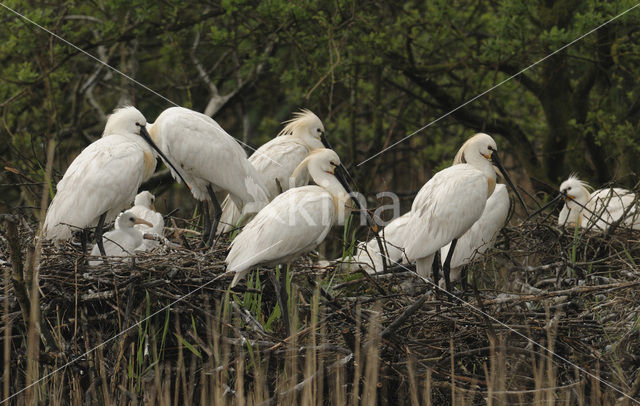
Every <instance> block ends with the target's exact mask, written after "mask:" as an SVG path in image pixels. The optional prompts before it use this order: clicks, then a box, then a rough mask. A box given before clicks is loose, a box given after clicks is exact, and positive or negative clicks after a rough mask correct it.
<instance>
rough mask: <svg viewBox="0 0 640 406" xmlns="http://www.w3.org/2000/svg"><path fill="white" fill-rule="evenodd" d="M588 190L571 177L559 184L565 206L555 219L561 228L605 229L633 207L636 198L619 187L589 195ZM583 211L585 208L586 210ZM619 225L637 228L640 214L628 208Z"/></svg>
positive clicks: (587, 187)
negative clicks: (576, 226)
mask: <svg viewBox="0 0 640 406" xmlns="http://www.w3.org/2000/svg"><path fill="white" fill-rule="evenodd" d="M589 189H591V187H590V186H589V185H588V184H587V183H585V182H583V181H581V180H580V179H578V177H577V176H576V175H571V176H569V178H568V179H567V180H565V181H564V182H562V184H561V185H560V192H562V193H563V194H564V195H565V204H564V206H563V207H562V210H561V211H560V215H559V216H558V224H559V225H561V226H575V225H576V224H578V226H580V227H584V228H592V227H594V228H595V229H597V230H607V229H608V228H609V225H610V224H612V223H613V222H616V221H618V220H619V219H620V218H621V217H622V216H623V215H624V214H625V211H627V209H628V208H629V206H631V205H635V200H636V195H635V193H633V192H632V191H630V190H627V189H622V188H604V189H598V190H596V191H594V192H593V193H589ZM585 208H586V209H585ZM622 224H623V225H625V226H627V227H631V228H633V229H636V230H638V229H640V213H638V211H637V208H636V207H635V206H634V207H631V208H630V209H628V211H627V214H626V217H625V218H624V220H623V221H622Z"/></svg>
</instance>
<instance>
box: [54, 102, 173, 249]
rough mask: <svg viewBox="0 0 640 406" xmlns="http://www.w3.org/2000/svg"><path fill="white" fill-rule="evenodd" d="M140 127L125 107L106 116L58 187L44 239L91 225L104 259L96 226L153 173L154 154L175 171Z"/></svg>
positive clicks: (126, 201) (121, 206) (134, 114)
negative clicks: (100, 130) (96, 135)
mask: <svg viewBox="0 0 640 406" xmlns="http://www.w3.org/2000/svg"><path fill="white" fill-rule="evenodd" d="M146 123H147V120H146V119H145V118H144V116H143V115H142V113H140V111H138V110H137V109H136V108H135V107H131V106H129V107H124V108H121V109H117V110H115V111H114V112H113V114H112V115H110V116H109V118H108V120H107V124H106V126H105V129H104V132H103V134H102V138H100V139H99V140H97V141H95V142H93V143H91V144H90V145H89V146H88V147H86V148H85V149H84V150H83V151H82V152H81V153H80V155H78V156H77V157H76V158H75V159H74V160H73V162H71V165H69V168H67V171H66V172H65V174H64V176H63V177H62V179H61V180H60V182H58V185H57V187H56V189H57V193H56V195H55V197H54V198H53V200H52V201H51V204H50V205H49V208H48V209H47V215H46V218H45V221H44V226H43V232H42V235H43V236H44V238H45V239H49V240H66V239H69V238H70V237H71V233H72V230H73V229H74V228H75V229H82V228H85V227H93V226H95V227H96V243H97V244H98V248H99V250H100V252H101V253H102V254H103V255H104V254H105V252H104V247H103V246H102V227H103V225H104V223H105V221H111V220H112V219H114V218H115V217H116V215H117V214H118V213H120V211H122V210H123V209H124V208H126V207H127V206H128V205H129V204H130V203H131V201H132V200H133V198H134V197H135V195H136V193H137V192H138V188H139V187H140V184H141V183H142V182H143V181H144V180H146V179H148V178H149V177H150V176H151V175H152V174H153V172H154V170H155V168H156V153H155V152H154V150H155V151H157V153H158V154H159V155H160V156H161V157H162V158H163V159H164V160H165V162H166V163H167V164H168V165H169V166H170V167H171V168H173V169H174V170H175V168H174V167H173V164H172V163H171V161H170V160H168V159H167V158H166V156H164V154H163V153H162V152H161V151H160V150H159V149H158V147H157V146H156V144H155V143H154V142H153V141H152V140H151V138H150V137H149V134H148V133H147V130H146V129H145V125H146ZM83 243H84V239H83Z"/></svg>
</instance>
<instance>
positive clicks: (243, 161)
mask: <svg viewBox="0 0 640 406" xmlns="http://www.w3.org/2000/svg"><path fill="white" fill-rule="evenodd" d="M147 127H148V130H149V134H150V135H151V138H152V139H153V140H154V141H155V142H156V143H157V144H158V146H159V148H160V150H162V151H163V152H164V153H165V154H166V155H167V157H168V158H169V159H170V160H172V161H174V162H176V163H177V164H178V166H179V167H180V169H179V172H178V170H175V171H172V174H173V177H174V178H175V177H176V175H177V174H181V175H182V176H184V178H185V179H186V181H187V182H188V184H189V188H190V189H191V193H192V194H193V197H194V198H196V199H197V200H199V201H202V202H206V201H207V200H208V201H210V202H211V204H212V206H213V221H212V224H211V228H209V227H208V226H209V224H206V225H205V227H206V228H205V233H204V235H203V238H205V239H206V238H207V235H208V241H207V242H208V243H209V244H210V243H211V242H212V241H213V237H214V235H215V230H217V228H218V222H219V220H220V216H221V215H222V208H221V207H220V204H219V203H218V200H217V198H216V195H215V191H218V190H223V191H226V192H228V193H229V197H230V199H231V200H232V201H233V202H234V204H236V205H237V206H238V207H240V208H241V209H242V212H243V213H247V214H253V213H256V212H258V211H259V210H260V209H261V208H262V207H264V206H265V205H266V204H267V203H268V202H269V198H268V193H267V190H266V188H265V186H264V182H263V178H262V176H261V175H260V174H259V173H258V171H256V169H255V168H254V167H253V166H252V165H251V163H250V162H249V161H248V160H247V154H246V152H245V151H244V149H243V148H242V146H240V144H239V143H238V142H237V141H236V140H235V139H234V138H233V137H232V136H230V135H229V134H227V132H226V131H225V130H223V129H222V127H220V125H219V124H218V123H216V122H215V121H214V120H213V119H212V118H211V117H209V116H206V115H204V114H201V113H198V112H196V111H193V110H189V109H186V108H183V107H171V108H168V109H166V110H164V111H163V112H162V113H160V115H159V116H158V118H157V119H156V121H155V122H154V123H153V124H148V125H147ZM205 214H206V216H208V211H205ZM205 219H206V217H205Z"/></svg>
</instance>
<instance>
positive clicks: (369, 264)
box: [351, 212, 411, 274]
mask: <svg viewBox="0 0 640 406" xmlns="http://www.w3.org/2000/svg"><path fill="white" fill-rule="evenodd" d="M410 214H411V212H408V213H405V214H404V215H402V216H400V217H396V218H395V219H393V220H392V221H391V222H390V223H389V224H387V225H386V227H385V228H384V229H383V230H381V231H380V232H379V233H378V235H379V236H380V238H382V240H383V244H384V250H385V252H384V253H383V254H382V255H380V248H379V245H378V240H377V239H375V238H372V239H371V240H369V241H368V242H366V243H364V242H360V243H359V244H358V252H357V253H356V255H354V256H353V261H352V262H351V265H352V266H353V265H356V266H361V267H362V268H363V269H364V270H365V271H367V272H368V273H370V274H374V273H377V272H382V270H383V269H384V265H383V263H382V260H383V258H385V259H386V261H387V263H388V264H391V266H393V265H396V264H399V263H402V260H403V256H404V249H403V243H404V242H403V241H404V229H405V227H406V226H407V224H408V223H409V218H410ZM383 237H384V238H383Z"/></svg>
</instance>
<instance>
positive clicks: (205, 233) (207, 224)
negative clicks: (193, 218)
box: [202, 200, 211, 246]
mask: <svg viewBox="0 0 640 406" xmlns="http://www.w3.org/2000/svg"><path fill="white" fill-rule="evenodd" d="M202 216H203V223H204V229H203V230H202V245H203V246H204V245H205V244H206V243H207V241H209V234H210V233H211V218H210V217H209V205H208V204H207V201H206V200H205V201H203V202H202Z"/></svg>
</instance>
